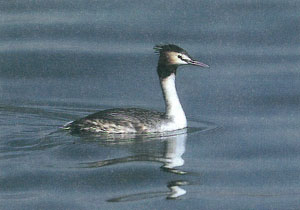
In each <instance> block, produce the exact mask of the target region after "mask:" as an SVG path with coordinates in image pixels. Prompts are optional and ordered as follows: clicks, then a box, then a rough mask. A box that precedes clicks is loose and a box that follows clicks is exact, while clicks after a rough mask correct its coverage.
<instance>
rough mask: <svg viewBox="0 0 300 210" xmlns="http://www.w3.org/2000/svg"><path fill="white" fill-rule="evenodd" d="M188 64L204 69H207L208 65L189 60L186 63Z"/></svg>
mask: <svg viewBox="0 0 300 210" xmlns="http://www.w3.org/2000/svg"><path fill="white" fill-rule="evenodd" d="M188 64H190V65H194V66H200V67H205V68H208V67H209V65H207V64H205V63H201V62H199V61H196V60H189V61H188Z"/></svg>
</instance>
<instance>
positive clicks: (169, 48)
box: [153, 44, 187, 54]
mask: <svg viewBox="0 0 300 210" xmlns="http://www.w3.org/2000/svg"><path fill="white" fill-rule="evenodd" d="M153 49H154V50H155V52H156V53H158V54H160V53H162V52H178V53H182V54H187V52H186V51H185V50H184V49H182V48H181V47H178V46H177V45H175V44H166V45H155V46H154V48H153Z"/></svg>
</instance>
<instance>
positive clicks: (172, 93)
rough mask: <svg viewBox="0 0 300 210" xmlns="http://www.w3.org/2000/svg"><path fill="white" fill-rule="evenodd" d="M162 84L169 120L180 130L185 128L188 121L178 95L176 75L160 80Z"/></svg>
mask: <svg viewBox="0 0 300 210" xmlns="http://www.w3.org/2000/svg"><path fill="white" fill-rule="evenodd" d="M160 83H161V88H162V91H163V95H164V99H165V103H166V116H167V118H170V119H172V120H173V121H174V123H175V124H176V125H177V126H178V127H179V128H185V127H186V125H187V121H186V117H185V113H184V111H183V109H182V106H181V104H180V101H179V98H178V95H177V91H176V87H175V74H174V73H172V74H170V76H168V77H166V78H160Z"/></svg>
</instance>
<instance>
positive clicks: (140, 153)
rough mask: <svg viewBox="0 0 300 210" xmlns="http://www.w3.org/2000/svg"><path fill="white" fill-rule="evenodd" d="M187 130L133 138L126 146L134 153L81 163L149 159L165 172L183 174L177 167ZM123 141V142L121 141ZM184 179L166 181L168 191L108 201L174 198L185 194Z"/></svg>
mask: <svg viewBox="0 0 300 210" xmlns="http://www.w3.org/2000/svg"><path fill="white" fill-rule="evenodd" d="M186 138H187V131H186V129H184V130H181V132H180V133H175V134H174V133H173V134H170V135H167V136H159V137H153V136H152V137H151V139H149V138H147V137H144V138H143V139H140V138H138V139H135V141H136V142H132V143H131V144H130V146H127V147H128V148H129V149H130V152H132V153H133V154H134V155H130V156H126V157H121V158H115V159H108V160H100V161H95V162H88V163H83V167H85V168H97V167H104V166H109V165H114V164H122V163H128V162H133V161H150V162H159V163H162V166H161V169H162V170H163V171H166V172H170V173H174V174H179V175H184V174H186V172H185V171H183V170H180V169H179V168H178V167H180V166H183V164H184V159H183V158H182V155H183V154H184V152H185V145H186ZM123 143H124V142H123ZM187 184H188V182H187V181H185V180H180V181H178V180H175V181H170V182H168V183H167V187H168V188H169V191H165V192H148V193H139V194H134V195H126V196H122V197H118V198H113V199H110V200H108V201H110V202H120V201H128V200H132V199H133V200H136V199H147V198H149V197H153V196H154V197H156V196H162V195H164V196H165V197H166V198H168V199H176V198H179V197H180V196H182V195H184V194H186V191H185V190H184V189H183V188H182V186H184V185H187Z"/></svg>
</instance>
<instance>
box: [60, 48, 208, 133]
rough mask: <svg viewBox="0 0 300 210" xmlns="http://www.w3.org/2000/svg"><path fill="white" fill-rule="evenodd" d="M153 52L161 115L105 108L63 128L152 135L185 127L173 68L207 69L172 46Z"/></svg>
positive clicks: (152, 112)
mask: <svg viewBox="0 0 300 210" xmlns="http://www.w3.org/2000/svg"><path fill="white" fill-rule="evenodd" d="M155 49H156V50H157V52H158V53H160V58H159V62H158V67H157V73H158V75H159V79H160V84H161V88H162V92H163V96H164V100H165V104H166V111H165V112H157V111H150V110H146V109H139V108H118V109H108V110H103V111H99V112H96V113H94V114H91V115H89V116H87V117H84V118H81V119H79V120H75V121H73V122H71V123H68V124H67V125H65V127H64V128H65V129H68V130H71V131H73V132H79V133H81V132H84V133H85V132H87V133H155V132H166V131H173V130H178V129H183V128H186V127H187V120H186V116H185V113H184V111H183V109H182V106H181V104H180V101H179V98H178V95H177V92H176V87H175V76H176V69H177V67H178V66H179V65H185V64H191V65H197V66H202V67H208V66H207V65H206V64H203V63H200V62H198V61H195V60H193V59H191V58H190V56H189V55H188V53H187V52H186V51H185V50H183V49H182V48H180V47H178V46H176V45H163V46H156V48H155Z"/></svg>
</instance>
